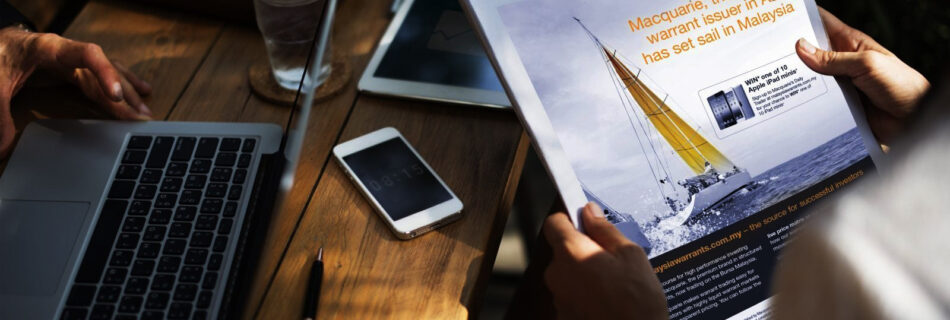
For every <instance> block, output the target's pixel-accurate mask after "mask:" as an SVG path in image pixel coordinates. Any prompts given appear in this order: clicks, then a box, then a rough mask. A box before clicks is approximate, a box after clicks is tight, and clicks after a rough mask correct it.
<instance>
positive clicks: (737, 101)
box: [706, 84, 755, 130]
mask: <svg viewBox="0 0 950 320" xmlns="http://www.w3.org/2000/svg"><path fill="white" fill-rule="evenodd" d="M706 101H708V102H709V109H710V111H712V114H713V117H714V118H715V119H716V123H717V124H718V125H719V129H720V130H722V129H726V128H729V127H732V126H734V125H736V124H737V123H739V122H740V121H745V120H749V119H752V118H754V117H755V112H754V111H752V105H751V104H750V103H749V98H748V97H747V96H746V94H745V88H744V87H743V86H742V85H741V84H740V85H738V86H735V87H733V88H731V89H727V90H722V91H719V92H716V93H715V94H713V95H711V96H709V97H708V98H706Z"/></svg>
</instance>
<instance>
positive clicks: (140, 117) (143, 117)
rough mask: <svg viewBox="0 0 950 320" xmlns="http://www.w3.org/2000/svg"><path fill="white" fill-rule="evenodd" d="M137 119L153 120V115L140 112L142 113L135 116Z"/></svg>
mask: <svg viewBox="0 0 950 320" xmlns="http://www.w3.org/2000/svg"><path fill="white" fill-rule="evenodd" d="M135 120H139V121H151V120H152V117H149V116H147V115H144V114H140V115H138V116H136V117H135Z"/></svg>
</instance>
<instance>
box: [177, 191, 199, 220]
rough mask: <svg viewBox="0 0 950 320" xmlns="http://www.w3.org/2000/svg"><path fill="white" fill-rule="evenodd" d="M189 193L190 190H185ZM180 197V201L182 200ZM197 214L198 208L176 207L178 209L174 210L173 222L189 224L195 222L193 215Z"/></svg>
mask: <svg viewBox="0 0 950 320" xmlns="http://www.w3.org/2000/svg"><path fill="white" fill-rule="evenodd" d="M186 191H190V190H186ZM184 198H185V197H184V195H182V199H184ZM197 213H198V207H192V206H178V209H175V221H187V222H191V221H194V220H195V215H196V214H197Z"/></svg>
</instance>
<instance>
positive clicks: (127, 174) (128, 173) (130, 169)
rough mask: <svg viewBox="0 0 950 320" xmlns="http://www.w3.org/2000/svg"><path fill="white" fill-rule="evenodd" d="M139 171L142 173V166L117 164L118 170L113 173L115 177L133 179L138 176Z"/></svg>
mask: <svg viewBox="0 0 950 320" xmlns="http://www.w3.org/2000/svg"><path fill="white" fill-rule="evenodd" d="M139 173H142V166H136V165H126V164H123V165H121V166H119V171H118V172H116V173H115V178H116V179H126V180H135V179H138V178H139Z"/></svg>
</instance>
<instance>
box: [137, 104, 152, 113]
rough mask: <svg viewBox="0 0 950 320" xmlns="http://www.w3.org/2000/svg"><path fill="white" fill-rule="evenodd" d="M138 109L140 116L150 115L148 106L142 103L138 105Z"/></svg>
mask: <svg viewBox="0 0 950 320" xmlns="http://www.w3.org/2000/svg"><path fill="white" fill-rule="evenodd" d="M138 109H139V113H141V114H144V115H148V116H151V115H152V110H150V109H149V108H148V106H146V105H145V104H144V103H141V104H139V106H138Z"/></svg>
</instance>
